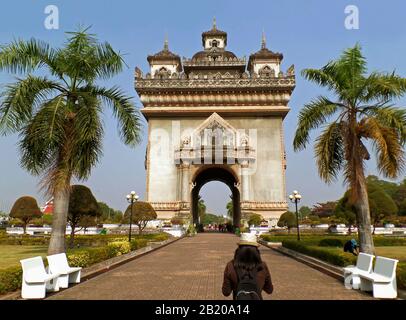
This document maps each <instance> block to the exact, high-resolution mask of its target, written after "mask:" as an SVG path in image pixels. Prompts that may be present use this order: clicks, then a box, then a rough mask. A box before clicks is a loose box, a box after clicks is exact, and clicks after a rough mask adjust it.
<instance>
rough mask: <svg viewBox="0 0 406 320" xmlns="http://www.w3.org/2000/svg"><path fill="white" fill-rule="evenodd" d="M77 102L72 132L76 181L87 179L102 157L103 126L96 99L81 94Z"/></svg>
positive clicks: (73, 165) (98, 103) (73, 166)
mask: <svg viewBox="0 0 406 320" xmlns="http://www.w3.org/2000/svg"><path fill="white" fill-rule="evenodd" d="M78 101H79V105H78V107H77V111H76V114H75V122H74V126H73V131H72V136H73V141H74V150H73V152H72V168H73V171H72V172H73V175H74V176H75V177H76V178H77V179H79V180H83V179H87V178H88V177H89V175H90V173H91V169H92V168H93V167H94V166H95V165H96V164H97V163H98V161H99V158H100V156H101V155H102V140H103V125H102V123H101V119H100V116H99V115H100V113H101V108H100V102H99V100H98V99H97V97H95V96H92V95H86V94H82V95H81V96H80V97H79V99H78Z"/></svg>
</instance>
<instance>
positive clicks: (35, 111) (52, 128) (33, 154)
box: [0, 29, 141, 254]
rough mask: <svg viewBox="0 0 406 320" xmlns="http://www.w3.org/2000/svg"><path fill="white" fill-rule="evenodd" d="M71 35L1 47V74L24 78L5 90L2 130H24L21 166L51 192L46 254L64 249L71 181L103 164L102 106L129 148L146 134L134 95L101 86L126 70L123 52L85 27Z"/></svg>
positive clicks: (0, 115) (0, 109) (0, 111)
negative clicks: (59, 41)
mask: <svg viewBox="0 0 406 320" xmlns="http://www.w3.org/2000/svg"><path fill="white" fill-rule="evenodd" d="M67 34H68V39H67V42H66V44H65V45H64V46H63V47H62V48H58V49H53V48H51V47H50V46H49V45H48V44H46V43H44V42H42V41H38V40H35V39H31V40H29V41H23V40H18V41H14V42H12V43H10V44H8V45H3V46H1V47H0V70H6V71H9V72H11V73H18V74H24V75H26V77H25V78H19V79H17V81H16V82H15V83H13V84H9V85H7V86H6V87H5V88H4V91H3V92H2V101H1V104H0V130H1V131H2V133H3V134H8V133H14V132H19V133H20V142H19V148H20V152H21V165H22V166H23V167H24V168H25V169H27V170H28V171H29V172H30V173H32V174H34V175H40V176H41V177H42V178H41V187H42V188H43V190H45V191H46V193H48V194H52V195H53V199H54V217H53V223H52V235H51V240H50V244H49V248H48V254H55V253H59V252H64V251H65V229H66V222H67V213H68V204H69V189H70V183H71V180H72V178H76V179H78V180H83V179H86V178H88V177H89V175H90V173H91V169H92V167H94V166H95V165H96V164H97V163H98V161H99V158H100V156H101V153H102V137H103V124H102V119H101V115H102V112H103V109H104V108H105V107H106V106H108V107H110V108H111V110H112V113H113V115H114V116H115V118H116V119H117V120H118V128H119V133H120V137H121V139H122V140H123V142H124V143H125V144H127V145H130V146H135V145H136V144H137V143H138V142H139V141H140V134H141V124H140V117H139V112H138V110H137V109H135V106H134V104H133V102H132V101H131V97H128V96H126V95H125V94H124V93H123V92H122V91H121V90H120V89H119V88H118V87H112V88H106V87H101V86H98V85H97V84H96V81H97V80H107V79H109V78H111V77H112V76H114V75H116V74H118V73H119V72H121V70H122V69H123V66H124V61H123V58H122V56H121V54H120V53H118V52H116V51H114V50H113V48H112V47H111V46H110V44H108V43H99V42H98V41H97V39H96V38H95V36H94V35H93V34H90V33H88V29H81V30H79V31H77V32H68V33H67ZM34 71H39V72H41V73H40V75H34V74H33V73H32V72H34ZM45 73H48V74H49V76H44V74H45Z"/></svg>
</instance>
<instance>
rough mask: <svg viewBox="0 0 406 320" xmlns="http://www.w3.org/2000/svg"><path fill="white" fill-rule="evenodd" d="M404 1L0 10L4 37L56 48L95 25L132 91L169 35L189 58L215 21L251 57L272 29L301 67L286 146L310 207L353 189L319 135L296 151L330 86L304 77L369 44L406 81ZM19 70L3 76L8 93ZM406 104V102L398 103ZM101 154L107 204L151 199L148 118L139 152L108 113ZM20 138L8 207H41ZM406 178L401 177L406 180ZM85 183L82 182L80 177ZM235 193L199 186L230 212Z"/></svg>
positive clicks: (0, 203) (4, 171) (5, 179)
mask: <svg viewBox="0 0 406 320" xmlns="http://www.w3.org/2000/svg"><path fill="white" fill-rule="evenodd" d="M48 5H55V6H57V8H58V10H59V29H57V30H49V29H47V28H46V27H45V25H44V21H45V19H46V18H47V16H48V15H47V14H46V13H45V12H44V11H45V8H46V7H47V6H48ZM348 5H355V6H356V7H357V8H358V12H359V29H350V30H349V29H347V28H346V27H345V24H344V22H345V19H346V18H347V16H348V15H349V14H348V13H345V8H346V7H347V6H348ZM405 12H406V3H405V2H404V1H403V0H398V1H396V0H392V1H391V0H388V1H368V0H362V1H361V0H358V1H356V0H335V1H325V0H307V1H302V0H266V1H259V0H251V1H249V2H248V1H236V0H234V1H229V0H215V1H213V0H205V1H196V2H195V1H190V0H189V1H186V0H173V1H166V0H165V1H158V0H155V1H130V0H127V1H125V0H121V1H120V0H115V1H107V0H98V1H90V0H89V1H83V0H69V1H67V0H65V1H61V0H59V1H58V0H53V1H50V0H35V1H33V0H25V1H24V0H13V1H9V0H4V1H2V6H1V11H0V43H2V44H6V43H9V42H10V41H12V40H13V39H26V40H27V39H29V38H31V37H34V38H37V39H41V40H44V41H46V42H48V43H50V44H51V45H52V46H54V47H58V46H61V45H63V43H64V41H65V39H66V34H65V31H72V30H75V29H77V27H78V26H79V25H82V26H91V29H90V30H91V32H92V33H95V34H97V36H98V38H99V39H101V40H103V41H108V42H109V43H110V44H111V45H112V46H113V48H115V49H116V50H119V51H120V52H122V53H124V54H125V56H124V58H125V61H126V64H127V66H128V68H126V69H125V70H124V71H123V72H122V73H121V74H120V75H118V76H116V77H114V78H112V79H110V80H109V81H107V83H105V84H106V85H109V86H113V85H118V86H120V87H121V88H122V89H123V90H124V91H125V92H126V93H127V94H129V95H131V96H134V102H135V103H136V105H137V107H138V108H142V105H141V103H140V102H139V99H138V96H137V94H136V92H135V90H134V68H135V67H136V66H138V67H140V68H141V69H142V70H143V71H144V73H146V72H147V71H148V63H147V60H146V57H147V55H148V54H153V53H156V52H158V51H160V50H161V49H162V47H163V41H164V38H165V34H167V35H168V39H169V48H170V50H171V51H173V52H175V53H177V54H179V55H180V56H181V57H183V56H185V57H189V58H190V57H191V56H192V55H193V54H194V53H195V52H197V51H200V50H201V33H202V32H203V31H207V30H209V29H210V28H211V24H212V19H213V17H216V20H217V27H218V28H219V29H221V30H224V31H226V32H227V33H228V46H227V49H228V50H230V51H233V52H234V53H235V54H236V55H237V56H239V57H242V56H247V57H248V56H249V55H250V54H251V53H254V52H256V51H257V50H259V48H260V43H261V34H262V31H263V30H264V32H265V35H266V40H267V46H268V48H269V49H271V50H273V51H277V52H281V53H283V55H284V61H283V64H282V70H284V71H285V70H286V69H287V68H288V67H289V66H290V65H291V64H295V68H296V82H297V83H296V88H295V90H294V92H293V95H292V98H291V101H290V104H289V106H290V108H291V111H290V112H289V114H288V115H287V117H286V118H285V121H284V129H285V143H286V151H287V171H286V183H287V191H288V192H291V191H292V190H299V192H300V193H301V194H302V197H303V198H302V204H303V205H308V206H312V205H313V204H315V203H317V202H324V201H328V200H335V199H338V198H339V197H340V196H341V195H342V193H343V192H344V190H345V186H344V185H343V181H342V179H338V181H336V182H334V183H333V184H331V185H326V184H325V183H324V182H322V181H321V180H320V178H319V177H318V174H317V168H316V165H315V161H314V154H313V141H314V137H316V136H317V132H318V131H316V132H314V133H313V134H312V136H311V137H312V143H311V144H310V145H309V146H308V148H307V149H306V150H305V151H302V152H300V153H295V152H294V151H293V148H292V140H293V136H294V132H295V128H296V124H297V115H298V112H299V110H300V108H301V107H302V106H303V105H304V104H305V103H307V102H309V101H310V100H311V99H312V98H314V97H316V96H318V95H320V94H325V93H326V92H325V91H324V90H323V89H321V88H319V87H317V86H316V85H315V84H312V83H309V82H307V81H306V80H304V79H303V78H302V77H301V76H300V70H302V69H304V68H320V67H322V66H323V65H324V64H326V63H327V62H328V61H330V60H332V59H335V58H337V57H338V56H339V55H340V53H341V52H342V51H343V50H344V49H346V48H348V47H351V46H354V45H355V44H356V43H357V42H358V43H360V45H361V46H362V49H363V54H364V55H365V56H366V58H367V61H368V67H369V70H378V71H393V70H395V71H396V72H397V73H398V74H399V75H401V76H404V77H406V41H405V40H406V24H405V23H404V18H405ZM14 79H15V75H9V74H6V73H4V72H2V73H0V90H1V89H2V87H3V86H4V85H5V84H6V83H9V82H12V81H14ZM394 102H395V103H396V104H397V105H399V106H405V104H406V99H404V98H402V99H400V100H399V101H394ZM104 123H105V138H104V148H103V157H102V159H101V161H100V163H99V164H98V166H97V167H95V168H94V169H93V171H92V175H91V176H90V178H89V179H88V180H87V181H85V182H83V183H84V184H86V185H88V186H89V187H90V188H91V189H92V191H93V193H94V194H95V196H96V198H97V199H98V200H99V201H104V202H106V203H108V204H109V205H110V206H112V207H114V208H116V209H121V210H123V209H124V208H125V207H126V205H127V204H126V200H125V196H126V195H127V194H128V193H129V192H130V191H131V190H135V191H136V192H137V193H138V194H139V195H140V197H141V199H143V197H144V195H145V176H146V173H145V169H144V157H145V148H146V133H147V123H146V122H145V121H144V131H143V137H144V139H143V141H142V143H141V144H140V145H139V146H137V147H136V148H133V149H131V148H129V147H127V146H125V145H123V144H122V143H121V141H120V139H119V137H118V134H117V127H116V122H115V120H114V119H113V118H112V116H111V114H110V113H109V112H108V111H106V112H105V115H104ZM17 143H18V135H17V134H15V135H11V136H7V137H4V136H0V210H5V211H7V210H9V209H10V208H11V206H12V204H13V203H14V201H15V200H16V199H17V198H18V197H20V196H22V195H32V196H34V197H36V198H37V199H38V202H39V203H40V204H43V202H44V201H45V200H46V197H45V196H44V195H43V194H42V193H41V191H40V189H39V187H38V182H39V179H38V177H34V176H31V175H30V174H28V173H27V172H26V171H25V170H24V169H22V168H21V167H20V165H19V159H20V156H19V151H18V146H17ZM375 168H376V162H375V160H374V159H372V160H370V161H369V162H368V163H367V166H366V173H367V174H376V175H378V172H377V171H376V169H375ZM403 177H404V175H402V176H400V177H399V179H398V180H401V179H403ZM81 183H82V182H81ZM229 194H230V191H229V190H228V189H227V187H226V186H225V185H224V184H222V183H220V182H211V183H208V184H207V185H205V186H204V187H203V189H202V191H201V195H202V197H203V199H204V200H205V201H206V204H207V207H208V210H209V211H210V212H214V213H217V214H225V212H226V210H225V205H226V203H227V202H228V200H229Z"/></svg>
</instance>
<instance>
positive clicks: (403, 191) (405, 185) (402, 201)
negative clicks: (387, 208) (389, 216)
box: [392, 179, 406, 216]
mask: <svg viewBox="0 0 406 320" xmlns="http://www.w3.org/2000/svg"><path fill="white" fill-rule="evenodd" d="M392 198H393V200H394V201H395V203H396V205H397V206H398V209H399V212H398V214H399V215H401V216H405V215H406V179H404V180H403V181H402V182H401V183H400V184H399V185H398V188H397V190H396V192H395V194H394V195H393V196H392Z"/></svg>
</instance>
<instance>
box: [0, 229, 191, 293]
mask: <svg viewBox="0 0 406 320" xmlns="http://www.w3.org/2000/svg"><path fill="white" fill-rule="evenodd" d="M184 237H185V236H182V237H179V238H171V239H167V240H165V241H161V242H153V241H150V242H149V243H148V245H147V246H146V247H143V248H140V249H138V250H134V251H131V252H129V253H127V254H123V255H121V256H118V257H114V258H111V259H108V260H105V261H101V262H99V263H96V264H94V265H92V266H90V267H88V268H84V269H82V274H81V283H83V282H85V281H87V280H90V279H92V278H94V277H96V276H98V275H100V274H102V273H105V272H107V271H109V270H112V269H115V268H117V267H119V266H121V265H123V264H125V263H127V262H130V261H133V260H135V259H138V258H140V257H142V256H144V255H146V254H148V253H151V252H154V251H156V250H159V249H161V248H164V247H166V246H168V245H170V244H172V243H174V242H176V241H178V240H180V239H183V238H184ZM77 285H80V283H78V284H74V285H71V286H70V287H69V288H67V289H62V290H60V291H58V292H48V293H47V297H50V296H53V295H55V294H58V293H59V292H63V291H64V290H69V289H70V288H72V287H74V286H77ZM45 299H46V298H45ZM0 300H23V299H22V298H21V290H18V291H15V292H12V293H9V294H6V295H3V296H1V297H0Z"/></svg>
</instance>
